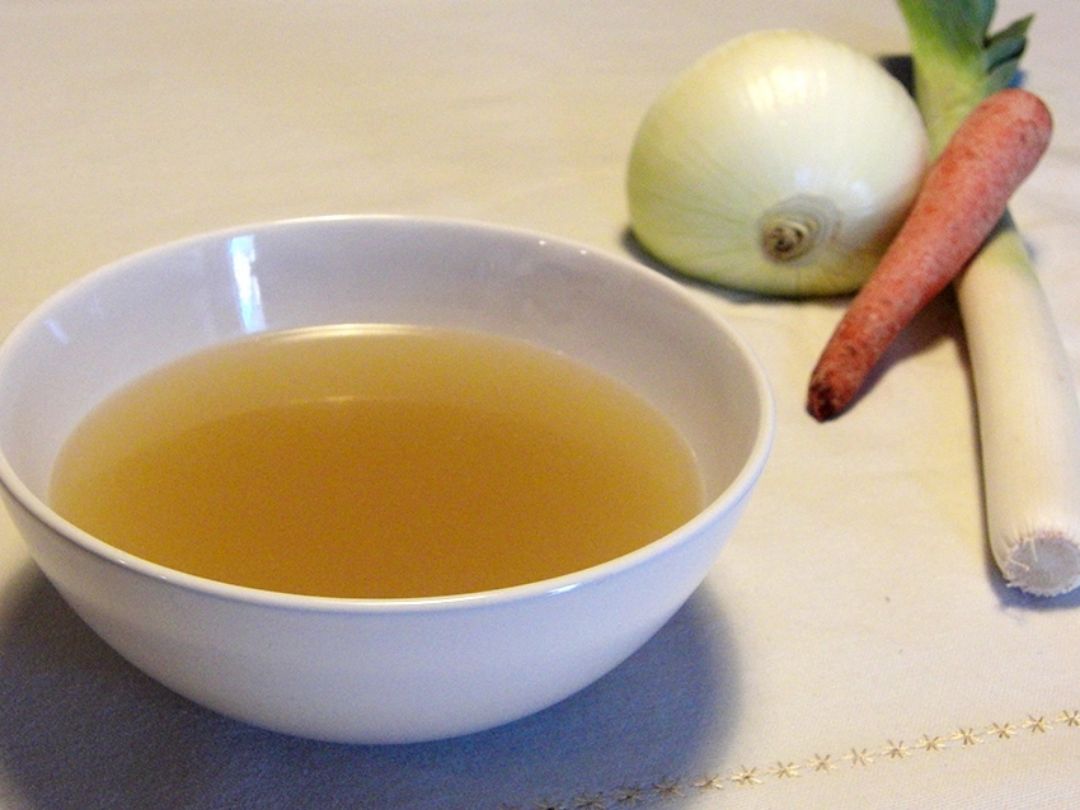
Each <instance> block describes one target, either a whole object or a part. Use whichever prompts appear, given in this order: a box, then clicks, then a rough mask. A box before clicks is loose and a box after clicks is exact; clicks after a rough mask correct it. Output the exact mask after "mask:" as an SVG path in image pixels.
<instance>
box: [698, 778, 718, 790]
mask: <svg viewBox="0 0 1080 810" xmlns="http://www.w3.org/2000/svg"><path fill="white" fill-rule="evenodd" d="M694 787H696V788H697V789H698V790H723V789H724V778H723V777H722V776H706V777H705V778H703V779H699V780H697V781H696V782H694Z"/></svg>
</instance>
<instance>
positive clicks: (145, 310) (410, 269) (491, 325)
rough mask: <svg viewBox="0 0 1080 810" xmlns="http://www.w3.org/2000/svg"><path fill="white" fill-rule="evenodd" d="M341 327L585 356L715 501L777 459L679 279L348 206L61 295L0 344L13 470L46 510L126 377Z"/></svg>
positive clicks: (761, 412) (2, 440)
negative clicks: (676, 434)
mask: <svg viewBox="0 0 1080 810" xmlns="http://www.w3.org/2000/svg"><path fill="white" fill-rule="evenodd" d="M341 323H408V324H418V325H429V326H445V327H456V328H468V329H478V330H483V331H488V332H493V333H496V334H500V335H506V336H510V337H516V338H522V339H526V340H529V341H532V342H534V343H537V344H540V345H543V346H546V347H549V348H551V349H555V350H558V351H561V352H565V353H566V354H568V355H570V356H572V357H575V358H577V359H579V360H581V361H584V362H586V363H588V364H590V365H592V366H593V367H595V368H597V369H599V370H601V371H604V372H606V373H608V374H610V375H612V376H614V377H616V378H618V379H620V380H622V381H623V382H625V383H627V384H629V385H630V386H631V387H633V388H634V389H636V390H637V391H638V392H639V393H641V394H643V395H644V396H645V397H646V398H647V399H649V400H650V401H651V402H652V403H653V404H654V405H656V406H657V407H659V408H660V409H661V410H662V411H663V412H665V413H666V414H667V415H668V416H669V418H671V419H672V420H673V421H674V423H675V424H676V426H677V427H678V428H679V429H680V430H681V431H682V433H683V434H684V436H685V437H686V439H687V440H688V441H689V443H690V445H691V447H692V449H693V450H694V452H695V454H696V456H697V460H698V463H699V466H700V469H701V473H702V477H703V481H704V485H705V490H706V496H707V498H708V499H709V500H714V499H716V498H718V497H721V496H722V495H723V494H724V493H725V492H726V491H727V490H728V489H729V488H730V487H732V485H733V483H735V482H737V481H738V480H739V479H740V476H743V477H745V476H746V475H747V474H748V473H747V467H748V464H750V466H753V462H754V460H755V459H756V458H758V457H760V456H762V455H763V453H764V451H763V449H762V447H763V444H764V443H765V442H766V434H767V432H768V427H767V424H766V423H767V422H768V419H769V407H770V406H769V403H768V392H767V389H766V386H765V383H764V381H763V379H762V376H761V373H760V371H759V370H758V368H757V366H756V364H755V363H754V362H753V361H752V359H751V358H750V357H749V356H748V355H747V352H746V350H745V347H744V346H743V345H742V343H741V342H740V341H739V340H738V338H737V337H735V335H733V334H732V332H731V331H730V330H729V329H728V328H727V327H726V326H724V325H723V324H722V323H720V322H718V321H717V320H716V319H715V318H714V317H713V316H712V315H711V314H710V313H708V312H707V311H706V310H704V309H703V308H702V307H701V306H699V305H697V304H696V303H695V301H694V300H693V299H692V297H691V296H690V295H689V294H688V293H686V292H685V291H684V290H682V289H681V288H680V287H678V285H676V284H674V283H673V282H671V281H670V280H668V279H665V278H663V277H662V276H660V275H658V274H656V273H653V272H652V271H649V270H647V269H645V268H642V267H640V266H638V265H635V264H632V263H629V262H624V261H621V260H619V259H615V258H612V257H607V256H604V255H601V254H597V253H595V252H593V251H590V250H588V249H585V248H583V247H580V246H577V245H573V244H568V243H565V242H562V241H560V240H557V239H550V238H545V237H542V236H538V235H534V234H529V233H524V232H520V231H513V230H508V229H502V228H497V227H492V226H483V225H478V224H472V223H463V222H453V221H440V220H415V219H404V218H392V217H387V218H382V217H370V218H365V217H351V218H330V219H318V220H298V221H292V222H283V223H274V224H267V225H260V226H253V227H249V228H241V229H236V230H231V231H227V232H220V233H215V234H210V235H205V236H200V237H195V238H192V239H188V240H185V241H183V242H179V243H175V244H172V245H168V246H165V247H162V248H158V249H155V250H152V251H149V252H146V253H143V254H139V255H137V256H134V257H131V258H128V259H125V260H122V261H120V262H118V263H116V264H114V265H111V266H109V267H107V268H104V269H103V270H100V271H98V272H97V273H94V274H91V275H90V276H88V277H86V278H84V279H83V280H81V281H79V282H77V283H76V284H74V285H72V286H71V287H69V288H67V289H65V290H63V291H61V292H60V293H58V294H57V295H56V296H54V297H53V298H51V299H50V300H49V301H47V302H46V303H45V304H43V305H42V306H41V307H40V308H39V309H38V310H37V311H35V312H34V313H32V314H31V315H30V316H29V317H28V318H27V319H26V320H25V321H24V322H23V323H22V324H21V325H20V326H19V327H18V328H17V329H16V330H15V331H14V332H13V333H12V335H10V336H9V338H8V339H7V340H6V342H5V344H4V345H3V347H2V348H0V476H2V477H3V480H4V483H5V484H6V485H7V487H8V489H9V490H11V491H12V492H13V493H14V494H15V495H16V497H19V498H20V500H22V501H24V502H27V501H29V502H30V503H29V504H28V505H29V506H31V508H32V510H33V511H36V512H38V513H39V514H40V513H41V511H43V510H44V511H48V510H47V507H46V506H45V504H44V502H45V499H46V495H47V488H48V482H49V477H50V474H51V469H52V465H53V461H54V459H55V457H56V455H57V453H58V451H59V448H60V446H61V445H62V443H63V441H64V440H65V438H66V437H67V436H68V435H69V434H70V433H71V431H72V430H73V429H74V427H75V425H76V424H77V423H78V422H79V420H80V419H81V418H82V417H83V416H84V415H85V414H86V413H87V412H88V411H89V410H90V409H91V408H92V407H93V406H94V405H95V404H96V403H97V402H99V401H100V400H101V399H102V398H103V397H105V396H106V395H108V394H109V393H110V392H112V391H113V390H115V389H116V388H117V387H118V386H120V385H122V384H124V383H126V382H128V381H130V380H132V379H134V378H135V377H137V376H139V375H140V374H143V373H145V372H147V371H149V370H150V369H153V368H155V367H157V366H160V365H162V364H164V363H166V362H168V361H170V360H173V359H175V358H177V357H180V356H183V355H186V354H189V353H191V352H194V351H197V350H199V349H201V348H205V347H207V346H209V345H212V344H214V343H218V342H221V341H225V340H230V339H234V338H237V337H240V336H243V335H245V334H250V333H254V332H259V331H262V330H277V329H288V328H294V327H301V326H316V325H323V324H341ZM757 463H759V464H760V459H758V462H757Z"/></svg>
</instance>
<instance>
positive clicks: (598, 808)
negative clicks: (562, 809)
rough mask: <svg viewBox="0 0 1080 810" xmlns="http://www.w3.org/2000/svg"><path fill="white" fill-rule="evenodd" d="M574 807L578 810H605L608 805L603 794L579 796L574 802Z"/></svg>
mask: <svg viewBox="0 0 1080 810" xmlns="http://www.w3.org/2000/svg"><path fill="white" fill-rule="evenodd" d="M574 807H575V808H577V810H604V808H605V807H607V803H606V802H605V801H604V797H603V795H602V794H600V793H590V794H588V795H586V796H578V797H577V799H575V800H574Z"/></svg>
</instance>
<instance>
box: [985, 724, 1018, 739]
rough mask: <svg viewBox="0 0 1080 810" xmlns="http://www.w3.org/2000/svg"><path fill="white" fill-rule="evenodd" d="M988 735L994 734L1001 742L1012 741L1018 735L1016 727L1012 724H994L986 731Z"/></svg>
mask: <svg viewBox="0 0 1080 810" xmlns="http://www.w3.org/2000/svg"><path fill="white" fill-rule="evenodd" d="M986 733H987V734H993V735H994V736H995V737H997V738H998V739H999V740H1011V739H1012V737H1013V735H1014V734H1016V726H1014V725H1013V724H1012V723H994V724H992V725H991V726H990V728H988V729H987V730H986Z"/></svg>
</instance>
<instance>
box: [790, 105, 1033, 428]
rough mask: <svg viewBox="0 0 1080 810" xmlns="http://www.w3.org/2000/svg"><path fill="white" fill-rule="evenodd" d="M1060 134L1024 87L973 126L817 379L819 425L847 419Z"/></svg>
mask: <svg viewBox="0 0 1080 810" xmlns="http://www.w3.org/2000/svg"><path fill="white" fill-rule="evenodd" d="M1052 129H1053V124H1052V120H1051V116H1050V111H1049V110H1048V109H1047V107H1046V105H1045V104H1044V103H1043V101H1042V100H1041V99H1040V98H1039V97H1038V96H1036V95H1035V94H1033V93H1031V92H1029V91H1027V90H1023V89H1019V88H1008V89H1005V90H1000V91H998V92H996V93H994V94H992V95H990V96H988V97H987V98H986V99H985V100H984V101H983V102H982V103H981V104H979V106H977V107H976V108H975V109H974V110H973V111H972V112H971V114H970V115H969V116H968V117H967V118H966V119H965V120H964V122H963V123H962V124H961V125H960V127H959V128H958V129H957V130H956V132H955V134H954V135H953V136H952V138H951V139H950V141H949V143H948V144H947V145H946V146H945V148H944V150H942V152H941V155H940V156H939V157H938V158H937V160H936V161H935V162H934V163H933V165H931V167H930V169H929V170H928V171H927V173H926V177H925V178H924V180H923V184H922V187H921V189H920V191H919V193H918V195H917V196H916V198H915V201H914V203H912V206H911V210H910V211H909V212H908V216H907V219H906V220H905V222H904V224H903V226H902V227H901V228H900V230H899V232H898V233H897V235H896V237H895V238H894V239H893V241H892V243H891V244H890V246H889V248H888V250H887V251H886V252H885V255H884V256H883V257H882V259H881V262H880V263H879V264H878V266H877V268H875V270H874V272H873V273H872V274H871V276H870V278H869V279H868V280H867V282H866V284H864V285H863V287H862V289H860V290H859V292H858V294H857V295H856V296H855V298H854V299H853V300H852V302H851V305H850V306H849V308H848V310H847V312H846V313H845V314H844V316H843V318H842V319H841V320H840V323H839V324H838V325H837V327H836V330H835V331H834V332H833V334H832V336H831V337H830V339H829V341H828V343H827V344H826V346H825V349H824V351H823V352H822V354H821V357H820V359H819V360H818V363H817V365H816V367H815V368H814V371H813V373H812V374H811V377H810V388H809V393H808V397H807V406H806V407H807V410H808V411H809V412H810V414H811V415H812V416H813V417H814V418H815V419H817V420H819V421H824V420H826V419H831V418H832V417H835V416H838V415H839V414H840V413H842V412H843V411H844V410H845V409H846V408H847V407H848V406H849V405H850V404H851V402H852V400H853V399H854V398H855V396H856V395H857V394H858V393H859V391H860V390H861V389H862V387H863V385H864V383H865V382H866V379H867V377H868V376H869V374H870V372H871V371H872V370H873V368H874V366H875V365H876V364H877V362H878V361H879V360H880V358H881V356H882V355H883V354H884V353H885V350H886V349H887V348H888V347H889V345H890V344H891V343H892V341H893V340H894V339H895V338H896V336H897V335H898V334H899V333H900V332H901V331H902V330H903V329H904V328H905V327H906V326H907V325H908V324H909V323H910V322H911V320H912V319H913V318H914V317H915V316H916V315H917V314H918V313H919V312H920V311H921V310H922V309H923V308H924V307H925V306H926V305H927V304H928V303H929V302H930V301H931V300H933V298H934V297H935V296H937V295H938V293H940V292H941V291H942V290H943V289H944V288H945V287H947V286H948V285H949V284H950V283H951V282H952V281H953V280H954V279H955V278H956V277H957V276H958V275H960V273H961V271H963V269H964V268H965V267H966V266H967V263H968V261H969V260H970V259H971V258H972V256H974V255H975V253H976V252H977V251H978V250H979V247H980V246H981V245H982V244H983V242H984V241H985V240H986V238H987V236H988V235H989V234H990V232H991V231H992V230H993V228H994V226H995V225H996V224H997V222H998V221H999V220H1000V219H1001V218H1002V216H1003V215H1004V214H1005V211H1006V207H1007V205H1008V202H1009V198H1010V197H1011V196H1012V194H1013V192H1014V191H1016V189H1017V187H1019V185H1020V184H1021V183H1022V182H1023V181H1024V180H1025V179H1026V178H1027V177H1028V175H1029V174H1031V172H1032V170H1033V169H1034V168H1035V166H1036V164H1037V163H1038V162H1039V159H1040V158H1041V157H1042V155H1043V153H1044V152H1045V151H1046V148H1047V146H1048V145H1049V142H1050V134H1051V131H1052Z"/></svg>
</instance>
